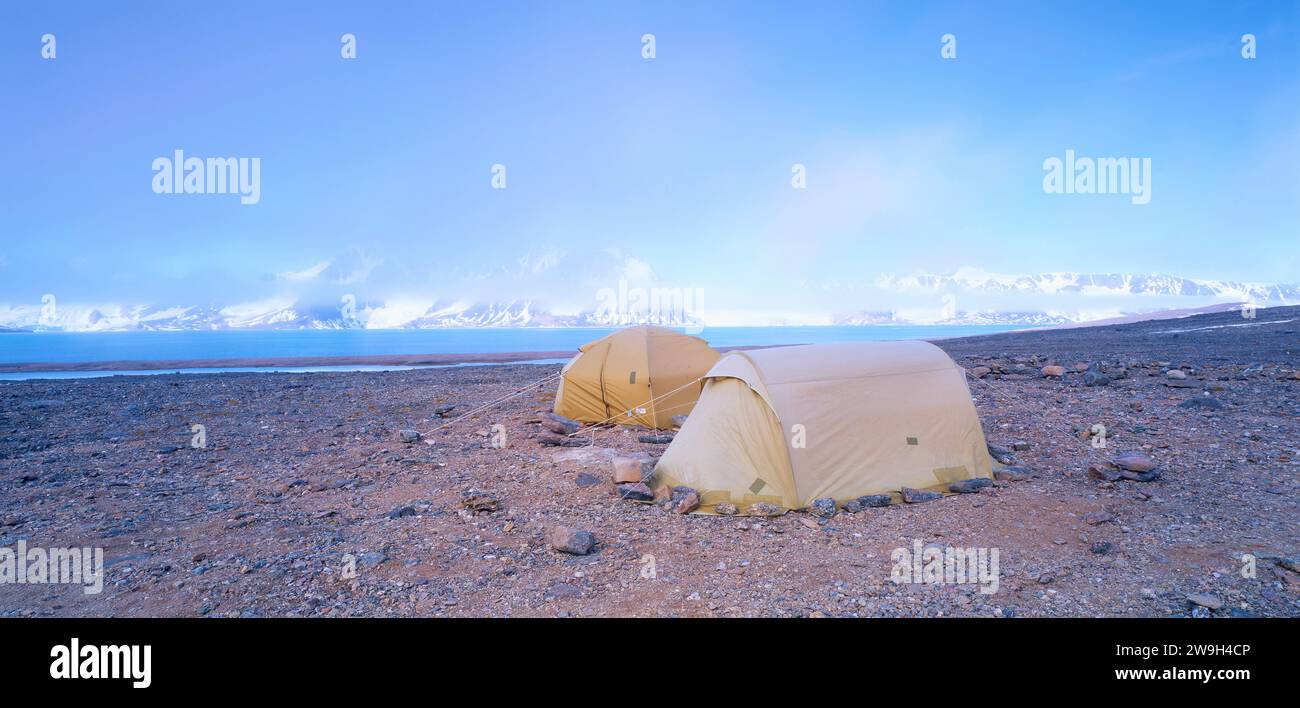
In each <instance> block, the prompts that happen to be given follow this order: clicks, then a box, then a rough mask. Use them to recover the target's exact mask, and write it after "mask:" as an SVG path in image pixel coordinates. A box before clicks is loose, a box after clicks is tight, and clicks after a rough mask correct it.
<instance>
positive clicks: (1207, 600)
mask: <svg viewBox="0 0 1300 708" xmlns="http://www.w3.org/2000/svg"><path fill="white" fill-rule="evenodd" d="M1187 601H1188V602H1190V603H1192V604H1193V605H1200V606H1201V607H1204V608H1207V609H1211V610H1218V609H1222V608H1223V600H1222V599H1220V598H1219V597H1218V596H1215V595H1211V594H1209V593H1202V592H1194V593H1189V594H1188V595H1187Z"/></svg>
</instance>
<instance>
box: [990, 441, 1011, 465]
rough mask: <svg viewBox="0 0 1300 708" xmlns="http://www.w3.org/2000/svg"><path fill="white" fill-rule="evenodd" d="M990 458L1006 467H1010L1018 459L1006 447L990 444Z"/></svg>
mask: <svg viewBox="0 0 1300 708" xmlns="http://www.w3.org/2000/svg"><path fill="white" fill-rule="evenodd" d="M989 456H990V457H992V458H993V459H995V460H997V461H998V462H1001V463H1002V464H1004V465H1009V464H1011V463H1013V462H1015V459H1016V456H1015V455H1013V454H1012V453H1011V451H1010V450H1008V449H1006V448H1005V447H999V446H997V445H994V444H993V443H989Z"/></svg>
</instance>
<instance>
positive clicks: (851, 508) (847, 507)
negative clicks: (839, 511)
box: [844, 499, 862, 514]
mask: <svg viewBox="0 0 1300 708" xmlns="http://www.w3.org/2000/svg"><path fill="white" fill-rule="evenodd" d="M844 511H846V512H848V513H850V514H856V513H858V512H859V511H862V502H860V501H858V500H857V499H850V500H848V501H846V502H844Z"/></svg>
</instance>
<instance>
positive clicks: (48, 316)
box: [0, 269, 1300, 332]
mask: <svg viewBox="0 0 1300 708" xmlns="http://www.w3.org/2000/svg"><path fill="white" fill-rule="evenodd" d="M828 287H835V288H836V290H835V291H834V294H833V297H832V298H831V300H832V301H833V302H835V303H836V304H837V306H836V307H835V308H829V309H828V308H820V309H819V308H808V307H804V308H803V309H800V308H797V307H794V308H792V310H791V311H793V312H796V313H806V314H795V315H793V316H792V315H790V314H789V312H783V313H782V314H781V316H780V318H779V321H775V320H774V321H772V322H770V323H769V322H767V319H771V318H766V319H765V318H764V317H763V316H762V313H747V314H745V315H744V316H743V317H741V318H740V319H743V323H744V324H772V325H799V324H835V325H846V326H859V325H863V326H865V325H884V324H944V325H955V324H1010V325H1022V326H1027V327H1028V326H1052V325H1061V324H1071V323H1081V322H1088V321H1091V320H1098V319H1103V318H1110V317H1119V316H1132V315H1145V314H1151V315H1153V316H1154V315H1155V314H1156V313H1159V312H1161V311H1168V310H1173V309H1179V308H1195V307H1208V306H1214V305H1222V304H1224V303H1242V302H1252V303H1254V304H1256V305H1257V306H1259V307H1268V306H1275V305H1288V304H1296V303H1300V284H1289V285H1273V284H1263V283H1243V282H1232V281H1217V280H1197V279H1191V278H1180V277H1175V276H1168V275H1124V274H1081V273H1043V274H1037V275H997V274H990V273H986V272H984V271H980V270H976V269H961V270H958V271H956V272H954V273H952V274H947V275H932V274H923V275H910V276H883V277H881V278H878V279H876V280H874V281H871V282H868V283H863V284H860V285H855V286H853V287H848V288H844V289H842V290H841V289H839V287H838V286H828ZM823 290H826V288H823ZM738 322H740V320H738V319H737V315H736V313H735V311H732V310H727V311H723V310H718V311H714V312H712V313H711V312H710V310H709V309H708V308H700V309H699V311H686V312H665V313H642V312H637V311H632V312H610V311H598V310H596V309H595V308H593V309H589V310H585V311H579V312H577V313H568V314H562V313H557V312H554V311H552V309H550V308H548V307H547V305H546V303H543V302H540V301H538V300H534V299H516V300H505V301H501V302H476V301H472V300H464V301H462V300H448V299H443V300H435V301H433V302H424V301H419V300H411V301H395V300H391V299H390V300H386V301H373V302H372V301H364V300H363V301H358V300H357V298H355V297H353V296H351V295H345V296H343V297H342V298H341V299H340V300H339V302H337V303H326V304H308V303H304V302H303V301H301V300H299V299H297V298H294V297H280V298H270V299H265V300H259V301H252V302H244V303H238V304H233V305H191V306H185V305H179V306H178V305H167V306H155V305H122V304H83V303H63V302H58V301H55V300H53V298H48V299H47V301H46V302H44V303H42V304H17V305H0V331H5V330H24V331H30V330H52V331H78V332H83V331H84V332H90V331H130V330H156V331H165V330H238V329H351V328H369V329H390V328H398V329H401V328H451V327H608V326H614V325H625V324H635V323H648V324H660V325H665V326H699V325H710V326H728V325H731V324H737V323H738Z"/></svg>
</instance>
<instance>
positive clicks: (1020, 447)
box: [1011, 440, 1029, 452]
mask: <svg viewBox="0 0 1300 708" xmlns="http://www.w3.org/2000/svg"><path fill="white" fill-rule="evenodd" d="M1011 449H1012V450H1015V451H1016V452H1024V451H1025V450H1028V449H1029V443H1027V442H1025V441H1024V440H1018V441H1016V442H1013V443H1011Z"/></svg>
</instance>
